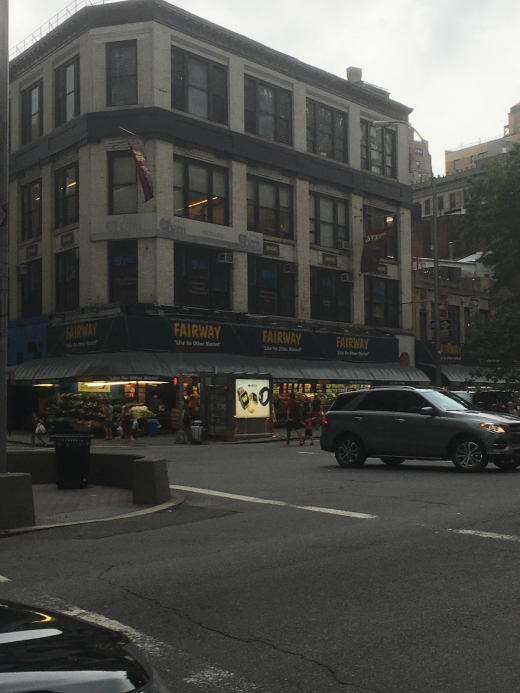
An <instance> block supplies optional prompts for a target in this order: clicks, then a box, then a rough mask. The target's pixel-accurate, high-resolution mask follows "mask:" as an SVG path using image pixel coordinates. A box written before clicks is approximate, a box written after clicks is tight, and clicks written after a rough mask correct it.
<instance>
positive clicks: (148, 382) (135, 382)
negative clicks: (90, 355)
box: [85, 380, 168, 387]
mask: <svg viewBox="0 0 520 693" xmlns="http://www.w3.org/2000/svg"><path fill="white" fill-rule="evenodd" d="M167 383H168V381H167V380H118V381H112V380H107V381H104V380H102V381H96V382H93V383H85V385H86V386H87V387H105V386H106V385H166V384H167Z"/></svg>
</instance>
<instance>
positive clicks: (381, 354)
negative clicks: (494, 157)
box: [10, 0, 422, 387]
mask: <svg viewBox="0 0 520 693" xmlns="http://www.w3.org/2000/svg"><path fill="white" fill-rule="evenodd" d="M10 79H11V91H10V97H11V168H10V171H11V184H10V200H11V202H10V210H11V212H10V214H11V216H10V244H11V245H10V268H11V273H10V277H11V279H10V316H11V320H12V325H11V351H10V353H11V363H12V364H13V363H16V362H22V361H24V362H25V363H24V364H23V365H22V366H18V367H17V368H16V371H15V378H16V380H17V381H21V382H25V383H34V382H35V381H39V382H42V381H46V380H49V379H51V382H56V383H59V384H61V385H63V384H64V383H66V382H69V381H72V380H76V381H77V380H80V379H82V378H83V379H84V380H85V381H86V380H88V379H89V378H90V379H92V378H99V377H101V376H103V377H104V378H105V379H107V378H112V379H117V378H119V379H120V380H121V379H124V377H123V376H126V377H127V378H129V379H131V380H133V381H135V383H138V382H139V378H141V379H142V381H143V382H144V381H146V380H151V379H153V377H155V378H160V377H162V378H163V379H165V382H168V381H171V378H172V374H173V373H178V372H179V368H180V367H183V368H184V372H185V373H186V372H189V373H191V374H192V375H193V377H198V375H200V374H207V373H208V372H212V371H214V369H215V367H216V366H218V367H219V372H236V371H237V370H239V371H240V372H242V373H255V372H261V373H271V374H273V373H274V372H275V371H276V373H277V379H278V381H282V382H283V383H284V384H285V385H284V387H285V386H288V385H287V383H293V386H294V384H295V383H296V384H297V386H298V387H300V386H301V387H303V385H302V383H307V384H308V383H314V382H317V381H326V380H328V381H329V382H330V381H331V380H337V381H338V382H339V381H341V382H343V383H345V382H347V381H352V382H353V383H354V382H375V381H378V380H381V379H382V380H388V379H391V380H398V381H399V380H404V381H409V380H411V379H412V380H417V379H418V378H419V377H420V376H422V374H419V373H415V372H412V371H410V372H408V371H406V369H405V368H404V367H403V368H402V369H401V370H399V368H400V366H399V358H400V356H403V355H404V356H403V358H402V359H401V361H402V362H403V363H413V343H414V337H413V329H412V328H413V325H412V310H411V305H410V296H411V292H412V283H411V272H410V257H411V240H410V239H411V236H410V207H411V201H412V200H411V190H410V188H409V185H408V183H409V171H408V168H409V165H408V164H409V159H408V152H409V141H408V129H407V127H406V125H392V126H390V127H388V128H386V129H382V130H376V129H374V128H373V127H372V126H371V121H373V120H382V119H385V120H403V119H404V120H406V119H407V117H408V114H409V113H410V109H409V108H407V107H405V106H403V105H401V104H399V103H397V102H395V101H392V100H391V99H390V98H389V94H388V92H386V91H385V90H383V89H381V88H378V87H374V86H372V85H368V84H366V83H364V82H363V81H362V78H361V71H360V70H359V69H357V68H349V71H348V79H346V80H345V79H341V78H339V77H336V76H334V75H331V74H328V73H325V72H324V71H322V70H319V69H317V68H314V67H311V66H308V65H305V64H303V63H301V62H299V61H297V60H295V59H293V58H290V57H288V56H286V55H284V54H281V53H279V52H276V51H273V50H271V49H269V48H266V47H264V46H262V45H260V44H258V43H256V42H254V41H251V40H249V39H246V38H244V37H242V36H239V35H238V34H235V33H233V32H230V31H227V30H225V29H223V28H222V27H218V26H216V25H213V24H211V23H209V22H207V21H205V20H202V19H199V18H197V17H195V16H194V15H191V14H189V13H187V12H184V11H181V10H179V9H177V8H175V7H173V6H172V5H170V4H168V3H166V2H163V1H162V0H132V1H127V2H120V3H111V4H108V5H99V6H91V7H86V8H84V9H82V10H81V11H79V12H77V14H75V15H74V16H72V17H71V18H70V19H69V20H67V21H66V22H65V23H64V24H62V25H61V26H59V27H58V28H56V29H54V30H53V31H51V32H50V33H49V34H48V35H47V36H44V37H43V38H42V39H41V40H39V41H38V42H37V43H35V44H34V45H33V46H32V47H30V48H29V49H28V50H26V51H25V52H24V53H22V54H21V55H19V56H18V57H17V58H16V59H14V60H13V61H12V63H11V71H10ZM127 131H129V132H130V133H135V136H134V135H128V134H127ZM128 139H130V140H131V141H133V142H137V143H138V144H140V146H142V148H143V150H144V152H145V155H146V158H147V162H148V166H149V168H150V172H151V175H152V178H153V182H154V186H155V197H154V198H153V199H151V200H149V201H148V202H144V201H143V194H142V190H141V187H140V185H139V181H138V178H137V175H136V168H135V166H134V161H133V158H132V153H131V151H130V150H129V146H128ZM368 231H386V232H387V240H386V242H385V246H384V249H383V253H382V255H383V257H382V260H381V262H380V265H379V267H378V270H377V271H376V272H372V273H365V274H360V270H359V268H360V261H361V253H362V249H363V243H364V238H365V235H366V234H367V232H368ZM49 323H50V325H49V326H48V327H47V325H48V324H49ZM38 325H39V326H40V327H39V329H40V334H39V335H38V334H36V335H35V331H36V332H37V331H38ZM211 326H213V328H214V329H213V330H210V327H211ZM239 326H240V329H242V332H240V329H239ZM199 328H200V329H199ZM229 331H230V332H229ZM317 331H320V332H322V333H323V334H326V335H328V336H327V337H323V338H322V339H321V341H320V339H317V337H316V334H317ZM228 332H229V335H228V336H225V333H226V334H228ZM271 333H272V334H271ZM360 335H361V337H362V338H363V339H365V340H366V341H359V340H360V339H361V337H360ZM38 336H39V339H38V338H37V337H38ZM340 338H341V339H340ZM350 338H352V341H349V340H350ZM342 339H343V341H342ZM356 339H357V340H358V341H356ZM291 340H292V341H291ZM324 340H325V342H327V340H329V341H328V342H327V344H326V345H324V344H325V342H324ZM29 341H30V344H29ZM34 342H36V343H37V346H36V348H35V347H34ZM369 342H370V344H369ZM329 343H330V344H329ZM46 344H47V345H48V346H47V353H46V347H45V345H46ZM38 345H39V346H38ZM116 352H119V356H118V358H117V359H112V360H110V359H108V357H107V356H106V354H110V353H116ZM121 352H122V353H121ZM144 353H146V354H147V355H148V356H147V358H144V357H143V354H144ZM85 354H88V355H89V356H90V358H89V359H85V358H81V355H85ZM103 354H105V356H103ZM152 354H155V356H157V355H158V354H167V355H168V356H164V358H163V357H162V356H161V359H160V364H159V363H158V362H157V363H152V361H153V358H155V357H153V356H152ZM180 354H184V356H182V357H181V356H180ZM237 354H239V355H240V359H238V360H237V356H236V355H237ZM46 355H48V356H51V357H54V358H52V359H47V360H45V359H43V361H41V360H36V361H30V359H31V358H37V357H42V356H43V357H45V356H46ZM230 355H234V356H233V358H231V359H230V358H229V356H230ZM65 356H67V357H68V358H65ZM265 356H270V357H275V358H274V359H272V360H271V361H269V364H268V365H266V364H265V363H263V362H262V363H259V362H257V361H255V358H263V357H265ZM287 356H290V357H291V359H289V360H287V358H286V357H287ZM60 357H61V358H60ZM71 357H72V358H73V359H76V360H75V361H74V364H75V365H74V368H72V367H71V364H72V363H73V361H71ZM283 357H285V358H286V360H285V362H284V364H285V365H284V364H282V363H279V364H277V363H276V358H279V360H280V361H281V360H282V358H283ZM157 358H158V356H157ZM181 358H182V359H183V361H182V362H181V360H180V359H181ZM298 358H299V359H307V361H308V364H307V366H306V368H303V367H302V363H303V361H301V360H300V361H299V362H298V363H299V364H300V365H299V366H297V365H295V363H296V360H297V359H298ZM28 359H29V361H28ZM219 359H221V362H219ZM320 359H321V360H323V359H326V360H327V361H328V362H330V363H334V364H336V366H335V367H336V370H334V368H333V367H332V366H330V367H329V369H331V370H329V373H328V374H326V373H325V371H324V370H323V368H322V365H320V364H319V360H320ZM360 363H371V364H376V363H390V364H392V363H393V364H394V365H395V369H394V371H392V369H389V370H387V371H386V375H385V374H384V372H383V371H384V369H383V368H380V369H379V371H377V368H376V366H374V365H372V366H371V367H370V368H371V369H372V370H370V369H369V368H368V367H367V368H366V370H365V371H364V372H363V371H360V370H359V369H360ZM60 364H61V365H60ZM276 366H278V370H277V369H276ZM338 368H339V370H338ZM222 369H224V370H222ZM412 370H413V369H412ZM101 371H103V372H101ZM376 371H377V373H376ZM378 373H379V375H380V377H377V374H378ZM52 376H53V377H52ZM313 387H314V386H313Z"/></svg>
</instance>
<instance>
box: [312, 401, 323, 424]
mask: <svg viewBox="0 0 520 693" xmlns="http://www.w3.org/2000/svg"><path fill="white" fill-rule="evenodd" d="M322 413H323V408H322V404H321V399H320V398H319V397H318V394H317V393H316V394H315V395H314V398H313V400H312V407H311V415H312V418H313V420H314V425H315V426H316V428H318V426H319V425H320V423H321V415H322Z"/></svg>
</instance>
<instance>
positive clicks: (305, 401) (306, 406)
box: [302, 397, 311, 419]
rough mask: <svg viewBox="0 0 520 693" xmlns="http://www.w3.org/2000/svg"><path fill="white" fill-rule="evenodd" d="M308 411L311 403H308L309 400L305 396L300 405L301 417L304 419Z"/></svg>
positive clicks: (309, 411)
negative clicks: (301, 405)
mask: <svg viewBox="0 0 520 693" xmlns="http://www.w3.org/2000/svg"><path fill="white" fill-rule="evenodd" d="M310 413H311V405H310V404H309V400H308V399H307V397H306V398H305V400H304V402H303V407H302V414H303V418H304V419H306V418H307V417H308V416H309V414H310Z"/></svg>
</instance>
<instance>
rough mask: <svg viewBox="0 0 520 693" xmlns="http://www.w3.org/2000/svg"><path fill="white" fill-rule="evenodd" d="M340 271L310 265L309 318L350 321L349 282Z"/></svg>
mask: <svg viewBox="0 0 520 693" xmlns="http://www.w3.org/2000/svg"><path fill="white" fill-rule="evenodd" d="M341 277H342V273H341V272H335V271H334V270H329V269H321V268H320V267H311V319H312V320H329V321H332V322H351V319H350V286H351V285H350V283H349V282H347V281H342V279H341Z"/></svg>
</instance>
